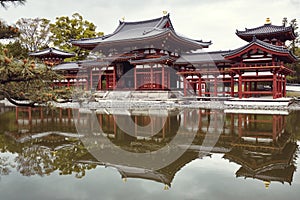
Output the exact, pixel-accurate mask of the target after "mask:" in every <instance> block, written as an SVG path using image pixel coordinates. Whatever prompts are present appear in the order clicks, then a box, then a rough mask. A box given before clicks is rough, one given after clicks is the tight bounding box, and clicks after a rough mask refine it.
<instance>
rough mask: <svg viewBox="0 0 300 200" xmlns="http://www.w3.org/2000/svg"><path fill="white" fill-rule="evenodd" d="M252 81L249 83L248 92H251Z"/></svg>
mask: <svg viewBox="0 0 300 200" xmlns="http://www.w3.org/2000/svg"><path fill="white" fill-rule="evenodd" d="M251 86H252V81H250V82H249V83H248V91H249V92H251ZM251 95H252V94H249V95H248V97H251Z"/></svg>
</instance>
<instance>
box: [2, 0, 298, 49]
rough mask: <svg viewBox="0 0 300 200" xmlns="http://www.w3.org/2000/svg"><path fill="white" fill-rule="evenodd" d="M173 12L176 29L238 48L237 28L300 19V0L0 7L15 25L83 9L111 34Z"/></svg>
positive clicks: (31, 0) (143, 0)
mask: <svg viewBox="0 0 300 200" xmlns="http://www.w3.org/2000/svg"><path fill="white" fill-rule="evenodd" d="M164 10H166V11H168V12H169V13H170V16H171V20H172V23H173V26H174V28H175V30H176V31H177V32H178V33H180V34H182V35H185V36H187V37H190V38H193V39H202V40H204V41H210V40H211V41H212V42H213V45H211V47H210V48H209V49H210V50H228V49H235V48H237V47H239V46H241V45H243V44H245V42H244V41H242V40H241V39H239V38H238V37H237V36H236V35H235V32H236V29H238V30H244V29H245V28H254V27H257V26H260V25H263V24H264V23H265V19H266V18H267V17H270V18H271V21H272V24H274V25H281V23H282V18H283V17H287V18H288V19H294V18H296V19H297V21H298V23H300V0H251V1H242V0H126V1H125V0H47V1H44V0H27V3H26V4H25V6H16V7H15V6H10V7H9V8H8V9H4V8H0V18H1V19H2V20H4V21H6V22H7V23H9V24H10V23H15V22H16V21H17V20H18V19H20V18H36V17H39V18H46V19H50V20H51V21H52V22H55V17H59V16H71V15H72V14H73V13H75V12H78V13H79V14H81V15H82V16H83V17H84V19H86V20H88V21H90V22H93V23H94V24H95V25H96V26H97V30H98V31H103V32H104V33H105V34H109V33H111V32H112V31H114V29H115V28H116V27H117V26H118V21H119V20H121V19H122V18H123V17H125V21H138V20H145V19H152V18H157V17H161V16H162V15H163V11H164Z"/></svg>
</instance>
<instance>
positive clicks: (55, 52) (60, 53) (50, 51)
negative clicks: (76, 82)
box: [29, 48, 75, 58]
mask: <svg viewBox="0 0 300 200" xmlns="http://www.w3.org/2000/svg"><path fill="white" fill-rule="evenodd" d="M47 55H49V56H53V55H55V56H58V57H63V58H70V57H74V56H75V54H74V53H68V52H65V51H62V50H59V49H55V48H47V49H44V50H41V51H37V52H34V53H30V54H29V56H33V57H45V56H47Z"/></svg>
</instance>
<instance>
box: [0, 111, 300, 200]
mask: <svg viewBox="0 0 300 200" xmlns="http://www.w3.org/2000/svg"><path fill="white" fill-rule="evenodd" d="M0 109H1V110H0V122H1V123H0V199H1V200H19V199H22V200H35V199H43V200H48V199H49V200H50V199H51V200H55V199H57V200H62V199H64V200H65V199H66V200H69V199H80V200H81V199H82V200H85V199H130V200H131V199H188V200H192V199H204V200H206V199H230V200H232V199H251V200H253V199H272V200H273V199H299V197H300V173H299V170H297V169H299V166H300V165H299V160H298V157H299V150H298V145H299V144H300V142H299V140H300V132H299V129H300V112H296V111H295V112H290V113H286V112H282V113H278V114H277V115H268V114H257V115H254V114H233V113H231V112H230V111H229V112H227V111H223V110H109V109H102V110H101V109H100V110H92V111H91V110H78V109H55V110H50V109H46V108H14V107H4V106H2V107H1V106H0Z"/></svg>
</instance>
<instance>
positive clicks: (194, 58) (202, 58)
mask: <svg viewBox="0 0 300 200" xmlns="http://www.w3.org/2000/svg"><path fill="white" fill-rule="evenodd" d="M229 52H230V51H213V52H201V53H190V54H182V55H181V56H180V58H179V59H177V60H176V62H175V64H177V65H180V64H189V63H190V64H201V63H215V62H230V60H226V59H225V58H224V56H223V55H224V54H226V53H229Z"/></svg>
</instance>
